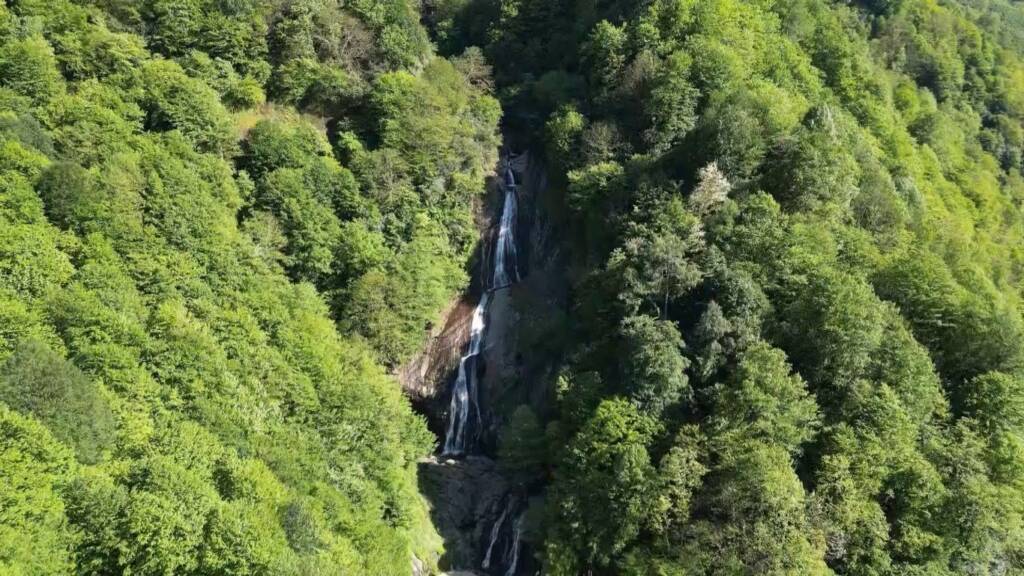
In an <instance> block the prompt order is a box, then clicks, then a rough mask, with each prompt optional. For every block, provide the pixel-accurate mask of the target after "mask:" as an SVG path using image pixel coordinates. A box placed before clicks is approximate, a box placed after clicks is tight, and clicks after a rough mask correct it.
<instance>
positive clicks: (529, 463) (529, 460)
mask: <svg viewBox="0 0 1024 576" xmlns="http://www.w3.org/2000/svg"><path fill="white" fill-rule="evenodd" d="M498 461H499V462H500V464H501V466H502V468H503V469H505V470H506V471H507V473H508V474H509V475H511V476H513V477H516V478H519V479H521V480H520V481H521V482H522V483H524V484H529V483H531V482H533V481H535V480H536V479H537V478H539V477H541V476H542V475H543V474H544V471H545V467H546V466H547V438H546V437H545V435H544V429H543V428H542V427H541V423H540V420H539V419H538V418H537V415H536V414H534V412H533V410H531V409H530V407H529V405H527V404H523V405H522V406H520V407H518V408H516V410H515V412H513V413H512V418H511V419H510V420H509V422H508V424H506V425H505V426H504V428H502V430H501V435H500V437H499V439H498Z"/></svg>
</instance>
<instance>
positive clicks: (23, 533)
mask: <svg viewBox="0 0 1024 576" xmlns="http://www.w3.org/2000/svg"><path fill="white" fill-rule="evenodd" d="M74 471H75V468H74V460H73V458H72V456H71V451H70V450H68V449H67V448H66V447H65V446H64V445H62V444H61V443H59V442H58V441H57V440H55V439H54V438H53V436H52V435H51V434H50V433H49V432H48V431H47V430H46V428H45V427H44V426H43V425H42V424H40V423H39V422H38V421H36V420H35V419H33V418H32V417H30V416H22V415H20V414H18V413H17V412H15V411H13V410H11V409H10V408H8V407H7V406H5V405H4V404H2V403H0V503H2V504H3V508H2V512H0V571H4V572H9V573H11V574H57V573H68V572H72V571H73V570H74V567H75V563H74V556H73V555H72V554H73V551H72V547H73V545H74V541H75V537H74V532H73V530H72V529H71V527H69V526H68V523H67V518H65V516H64V502H63V501H62V500H61V497H60V493H61V491H62V490H63V489H64V488H65V486H66V485H67V483H68V482H69V481H70V480H71V478H72V476H73V474H74Z"/></svg>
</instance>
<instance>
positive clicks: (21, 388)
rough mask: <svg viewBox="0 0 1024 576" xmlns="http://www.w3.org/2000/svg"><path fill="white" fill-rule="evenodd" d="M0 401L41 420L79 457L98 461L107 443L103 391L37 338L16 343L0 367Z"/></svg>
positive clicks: (110, 425)
mask: <svg viewBox="0 0 1024 576" xmlns="http://www.w3.org/2000/svg"><path fill="white" fill-rule="evenodd" d="M0 401H3V402H5V403H6V404H7V405H8V406H9V407H11V408H13V409H14V410H17V411H19V412H22V413H25V414H31V415H33V416H34V417H35V418H37V419H38V420H39V421H41V422H43V423H44V424H46V427H47V428H49V429H50V430H51V431H52V432H53V434H54V436H55V437H56V438H57V439H59V440H60V441H62V442H64V443H66V444H69V445H71V446H74V448H75V452H76V453H77V455H78V458H79V460H81V461H83V462H87V463H92V462H95V461H97V460H99V459H100V457H101V456H102V454H103V452H104V451H105V450H106V449H108V448H109V447H110V445H111V444H112V441H113V437H114V419H113V415H112V414H111V411H110V408H109V407H108V406H107V402H106V399H105V398H104V397H103V392H102V391H101V390H100V389H99V387H98V386H96V384H95V383H94V382H92V381H91V380H89V378H88V377H87V376H86V375H85V374H83V373H82V372H81V371H80V370H79V369H78V368H76V367H75V366H74V364H71V363H70V362H68V361H67V360H65V359H63V358H61V357H60V356H59V355H58V354H56V353H55V352H53V351H52V350H50V349H49V348H48V347H47V346H46V345H45V344H43V343H41V342H39V341H36V340H27V341H24V342H23V343H21V345H20V346H18V348H17V349H15V350H14V353H13V354H11V355H10V356H9V357H8V358H7V361H6V362H5V363H4V365H3V367H2V368H0Z"/></svg>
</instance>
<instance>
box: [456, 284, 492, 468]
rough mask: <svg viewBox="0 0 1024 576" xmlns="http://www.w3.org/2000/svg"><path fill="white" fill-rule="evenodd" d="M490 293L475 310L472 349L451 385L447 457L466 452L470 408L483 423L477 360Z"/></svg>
mask: <svg viewBox="0 0 1024 576" xmlns="http://www.w3.org/2000/svg"><path fill="white" fill-rule="evenodd" d="M490 298H491V294H490V293H489V292H484V295H483V296H482V297H481V298H480V302H479V303H478V304H477V305H476V309H474V310H473V324H472V327H471V328H470V332H469V350H468V351H467V352H466V355H465V356H463V357H462V359H461V360H459V375H458V377H457V378H456V379H455V385H454V386H452V401H451V408H450V410H449V412H450V414H449V416H448V433H447V434H446V435H445V438H444V453H445V454H453V455H454V454H463V453H464V452H465V451H466V429H467V428H469V427H470V418H471V417H472V416H474V414H470V406H472V407H473V409H474V411H475V417H476V421H477V422H479V420H480V404H479V402H478V399H477V392H476V359H477V356H478V355H479V354H480V348H481V346H482V345H483V341H484V329H485V328H486V327H487V325H486V323H485V315H486V314H487V303H488V302H489V301H490Z"/></svg>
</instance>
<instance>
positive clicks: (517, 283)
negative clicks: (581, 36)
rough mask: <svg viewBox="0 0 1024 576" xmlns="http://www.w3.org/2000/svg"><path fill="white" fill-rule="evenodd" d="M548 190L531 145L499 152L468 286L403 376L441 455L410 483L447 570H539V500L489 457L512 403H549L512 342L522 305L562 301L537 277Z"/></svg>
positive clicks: (542, 267) (509, 575) (517, 339)
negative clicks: (535, 519)
mask: <svg viewBox="0 0 1024 576" xmlns="http://www.w3.org/2000/svg"><path fill="white" fill-rule="evenodd" d="M545 189H546V177H545V174H544V170H543V167H542V166H541V165H540V163H538V162H536V161H535V160H534V159H533V157H532V155H531V154H530V153H529V152H528V151H522V152H519V153H516V152H514V151H512V150H510V149H506V150H503V152H502V154H501V160H500V162H499V166H498V167H497V169H496V170H495V175H494V177H493V178H491V179H490V182H489V185H488V191H487V194H486V195H485V197H484V200H483V202H482V203H481V206H480V207H479V210H478V214H479V215H480V216H479V220H480V221H479V222H478V225H479V227H480V229H481V230H482V234H481V241H480V244H479V248H478V251H477V255H476V258H475V260H474V269H475V270H476V273H475V274H474V276H475V277H474V280H473V282H472V283H471V286H470V289H469V290H468V291H467V293H466V294H465V295H463V296H462V297H461V298H460V300H459V301H458V302H456V303H455V304H453V305H452V306H450V307H449V309H448V310H447V312H446V313H445V315H444V320H443V322H441V323H439V326H438V328H437V329H436V330H435V331H434V333H433V334H431V337H430V338H429V340H428V344H427V346H426V347H425V348H424V350H423V351H422V352H421V354H420V355H418V356H417V357H415V358H414V359H413V360H412V361H410V362H409V363H408V364H407V365H406V366H404V367H403V369H402V372H401V374H400V376H401V380H402V383H403V386H404V388H405V390H406V393H407V394H408V395H409V396H410V397H411V398H412V400H413V403H414V405H415V406H416V407H417V409H418V411H419V412H420V413H421V414H423V415H424V416H425V417H426V418H427V421H428V424H429V427H430V428H431V430H432V431H434V433H435V434H437V436H438V446H439V448H438V452H437V453H436V454H434V455H433V456H431V457H429V458H427V459H424V460H423V461H421V463H420V466H419V479H420V489H421V492H422V493H423V495H424V496H425V498H426V499H427V501H428V502H429V503H430V508H431V517H432V520H433V522H434V525H435V526H436V527H437V529H438V531H439V533H440V534H441V536H442V537H443V538H444V549H445V552H444V554H443V555H442V557H441V558H438V559H437V564H438V565H439V567H440V568H441V569H442V570H446V571H448V573H449V574H488V575H495V576H517V575H520V574H534V573H536V571H537V570H538V569H539V566H538V565H536V561H535V560H534V558H533V553H532V549H531V543H530V541H529V540H530V539H529V537H528V536H527V535H526V534H525V532H527V531H528V530H527V525H528V524H529V523H530V521H531V519H530V518H528V516H529V514H528V512H529V510H530V509H531V496H532V497H533V498H534V500H536V496H535V495H533V494H531V491H530V489H529V486H527V485H525V484H523V483H522V482H521V481H519V480H518V479H515V478H511V477H510V476H511V474H510V473H509V472H508V471H507V470H505V469H503V468H502V466H501V464H500V462H499V461H498V459H497V457H496V456H497V450H498V444H499V438H500V434H501V430H502V426H503V425H504V424H505V423H506V422H507V421H508V420H509V418H510V416H511V414H512V413H513V412H514V410H515V409H516V408H517V407H518V406H521V405H528V406H531V407H532V408H533V409H535V410H540V409H543V406H544V404H545V402H546V389H547V388H548V386H547V384H546V383H547V378H546V375H545V369H544V368H543V367H542V366H541V365H540V364H536V363H531V362H528V361H527V358H526V357H527V356H529V354H528V352H525V351H524V350H522V349H520V345H521V343H522V341H523V339H522V334H521V331H522V328H523V327H522V326H521V325H520V321H521V320H522V319H523V317H524V316H526V317H529V316H532V313H533V312H536V311H537V310H536V309H534V310H530V311H527V310H524V309H523V307H524V306H529V307H531V308H536V306H535V305H534V302H535V301H536V300H541V301H544V302H546V306H552V307H553V306H556V305H557V301H558V300H559V299H560V297H559V295H558V294H557V293H556V292H557V291H556V290H553V289H552V287H551V286H549V284H550V282H548V281H545V279H544V277H545V276H546V275H547V272H548V268H549V262H550V261H551V258H552V256H553V254H552V253H557V250H553V249H551V247H550V246H549V244H550V243H551V242H550V233H549V230H548V225H547V223H546V218H545V217H544V216H543V214H542V211H543V204H542V202H541V201H540V200H541V196H542V194H543V192H544V191H545ZM544 307H545V305H542V306H541V308H544ZM414 571H416V570H414Z"/></svg>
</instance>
